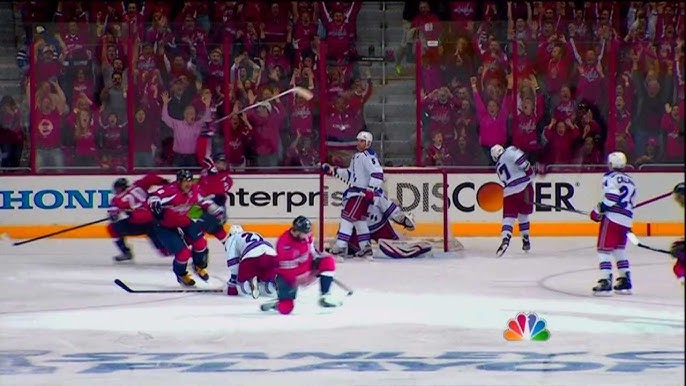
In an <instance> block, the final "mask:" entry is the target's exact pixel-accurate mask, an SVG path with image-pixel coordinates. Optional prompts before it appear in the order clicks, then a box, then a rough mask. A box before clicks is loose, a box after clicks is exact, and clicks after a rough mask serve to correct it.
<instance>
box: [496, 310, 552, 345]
mask: <svg viewBox="0 0 686 386" xmlns="http://www.w3.org/2000/svg"><path fill="white" fill-rule="evenodd" d="M546 326H547V323H546V321H545V320H544V319H541V318H539V317H538V315H536V314H535V313H533V312H530V313H525V312H520V313H518V314H517V316H516V317H515V318H514V319H510V320H508V321H507V330H505V332H504V333H503V336H504V337H505V340H509V341H519V340H535V341H545V340H548V339H550V331H548V329H547V328H546Z"/></svg>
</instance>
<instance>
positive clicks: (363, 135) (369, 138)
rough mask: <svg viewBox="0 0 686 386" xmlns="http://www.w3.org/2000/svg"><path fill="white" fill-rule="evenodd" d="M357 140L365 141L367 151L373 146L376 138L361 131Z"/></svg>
mask: <svg viewBox="0 0 686 386" xmlns="http://www.w3.org/2000/svg"><path fill="white" fill-rule="evenodd" d="M356 139H357V140H358V141H364V145H365V149H367V148H369V147H370V146H372V141H373V140H374V136H373V135H372V133H370V132H368V131H364V130H363V131H360V132H359V133H357V137H356Z"/></svg>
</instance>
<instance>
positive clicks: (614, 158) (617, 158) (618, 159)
mask: <svg viewBox="0 0 686 386" xmlns="http://www.w3.org/2000/svg"><path fill="white" fill-rule="evenodd" d="M607 163H608V165H609V166H610V169H624V168H625V167H626V155H624V153H622V152H621V151H615V152H612V153H610V154H608V156H607Z"/></svg>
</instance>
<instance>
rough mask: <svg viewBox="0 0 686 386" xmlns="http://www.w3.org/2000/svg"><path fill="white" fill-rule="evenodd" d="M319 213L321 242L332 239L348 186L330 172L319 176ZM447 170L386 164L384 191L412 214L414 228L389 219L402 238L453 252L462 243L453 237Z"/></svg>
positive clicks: (461, 248)
mask: <svg viewBox="0 0 686 386" xmlns="http://www.w3.org/2000/svg"><path fill="white" fill-rule="evenodd" d="M320 182H321V186H320V189H321V193H323V194H322V195H321V196H320V197H322V199H321V200H320V213H319V221H318V224H317V225H318V226H317V227H316V228H317V229H321V230H322V232H321V233H319V232H318V233H317V234H316V236H317V238H320V239H322V240H323V246H329V245H331V243H332V242H333V241H334V240H335V237H336V231H337V229H338V223H339V221H340V212H341V199H342V196H343V192H344V191H345V189H346V188H347V186H346V184H345V183H343V182H342V181H340V180H338V179H336V178H334V177H329V176H324V177H322V180H321V181H320ZM447 184H448V174H447V173H446V172H445V171H444V170H441V169H429V168H413V167H402V168H385V169H384V184H383V189H384V193H385V194H386V195H387V196H388V197H389V198H390V199H391V200H392V201H394V202H395V203H396V205H398V207H399V208H400V209H401V210H402V211H403V212H405V213H410V214H412V216H413V218H414V221H415V223H416V228H415V229H414V231H407V230H405V229H404V228H403V226H401V225H398V224H395V223H393V222H391V224H392V225H393V228H394V229H395V230H396V232H397V233H398V234H399V235H400V237H401V239H403V240H408V241H425V242H429V243H431V244H432V247H433V249H434V251H443V252H456V251H461V250H463V249H464V248H463V245H462V243H460V241H459V240H458V239H457V238H456V237H455V230H454V227H453V224H454V223H455V221H452V220H453V219H452V217H453V213H454V211H451V210H449V208H450V204H449V203H450V197H449V193H448V192H449V189H448V186H447ZM322 236H323V237H322Z"/></svg>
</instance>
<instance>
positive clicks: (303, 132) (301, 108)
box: [289, 94, 316, 137]
mask: <svg viewBox="0 0 686 386" xmlns="http://www.w3.org/2000/svg"><path fill="white" fill-rule="evenodd" d="M289 99H290V100H291V102H290V124H291V134H292V135H295V136H307V137H309V136H312V134H313V129H314V127H313V124H314V116H313V110H314V107H315V103H316V102H315V101H314V99H312V100H309V101H308V100H306V99H305V98H302V97H300V96H298V95H297V94H293V95H292V96H289Z"/></svg>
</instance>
